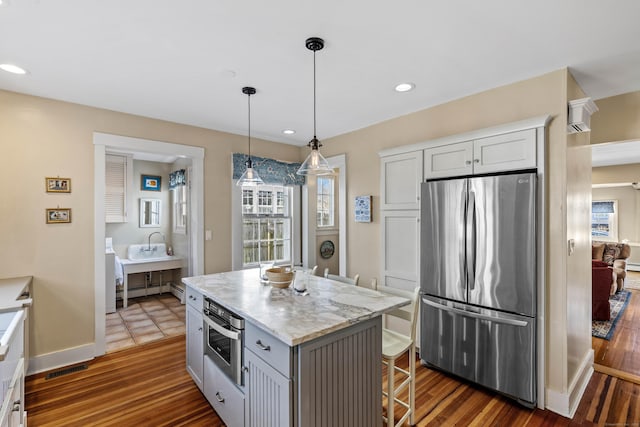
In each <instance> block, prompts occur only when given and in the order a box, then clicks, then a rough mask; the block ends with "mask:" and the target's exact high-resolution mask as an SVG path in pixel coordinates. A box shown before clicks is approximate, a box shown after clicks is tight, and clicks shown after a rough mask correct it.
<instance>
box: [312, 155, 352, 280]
mask: <svg viewBox="0 0 640 427" xmlns="http://www.w3.org/2000/svg"><path fill="white" fill-rule="evenodd" d="M327 162H329V166H330V167H331V168H334V169H336V168H337V169H338V227H339V230H338V240H339V242H338V254H339V263H340V268H339V274H340V275H341V276H346V275H347V156H346V154H339V155H337V156H333V157H328V158H327ZM315 189H316V186H315V183H314V184H313V186H311V190H312V191H315ZM309 190H310V188H309V185H308V184H305V185H304V186H303V188H302V240H303V242H304V245H303V248H302V260H303V263H304V265H306V266H309V267H313V266H314V265H316V250H315V248H316V233H315V231H316V226H315V224H316V223H315V221H316V199H315V196H313V195H311V194H309V193H310V191H309Z"/></svg>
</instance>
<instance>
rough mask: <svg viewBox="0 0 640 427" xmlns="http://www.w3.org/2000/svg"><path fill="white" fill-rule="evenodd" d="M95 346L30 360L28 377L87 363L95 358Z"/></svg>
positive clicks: (62, 351)
mask: <svg viewBox="0 0 640 427" xmlns="http://www.w3.org/2000/svg"><path fill="white" fill-rule="evenodd" d="M94 352H95V349H94V345H93V344H86V345H82V346H79V347H74V348H69V349H66V350H61V351H56V352H53V353H47V354H43V355H40V356H35V357H31V358H30V359H29V371H28V372H27V375H31V374H37V373H40V372H44V371H50V370H51V369H56V368H61V367H63V366H69V365H73V364H75V363H81V362H86V361H87V360H91V359H93V358H94Z"/></svg>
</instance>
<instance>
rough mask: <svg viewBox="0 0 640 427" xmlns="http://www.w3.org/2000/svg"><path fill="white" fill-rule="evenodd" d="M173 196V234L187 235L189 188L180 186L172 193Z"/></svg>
mask: <svg viewBox="0 0 640 427" xmlns="http://www.w3.org/2000/svg"><path fill="white" fill-rule="evenodd" d="M171 193H172V196H173V232H174V233H176V234H187V186H186V185H180V186H178V187H176V188H174V189H173V190H172V191H171Z"/></svg>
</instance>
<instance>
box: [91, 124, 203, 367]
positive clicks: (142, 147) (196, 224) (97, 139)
mask: <svg viewBox="0 0 640 427" xmlns="http://www.w3.org/2000/svg"><path fill="white" fill-rule="evenodd" d="M93 143H94V165H95V167H94V284H95V286H94V291H95V344H94V356H100V355H103V354H104V353H105V351H106V345H105V324H106V319H105V305H106V298H105V270H106V265H105V256H104V253H105V234H106V231H105V229H106V227H105V203H104V199H105V156H106V153H107V151H112V152H120V153H128V154H134V153H141V154H144V155H147V156H157V158H161V157H165V158H175V159H185V161H190V162H191V180H190V181H191V189H190V191H189V198H190V200H189V205H190V212H189V225H190V227H189V229H188V230H187V233H188V234H189V236H188V237H189V239H188V240H189V248H188V253H190V254H191V255H190V256H189V261H188V267H187V268H188V275H200V274H203V273H204V149H203V148H201V147H193V146H187V145H180V144H172V143H167V142H162V141H153V140H146V139H140V138H131V137H124V136H119V135H111V134H105V133H99V132H94V135H93Z"/></svg>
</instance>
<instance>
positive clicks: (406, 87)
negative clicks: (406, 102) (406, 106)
mask: <svg viewBox="0 0 640 427" xmlns="http://www.w3.org/2000/svg"><path fill="white" fill-rule="evenodd" d="M415 87H416V85H414V84H413V83H400V84H399V85H397V86H396V87H395V89H396V92H409V91H410V90H412V89H414V88H415Z"/></svg>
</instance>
